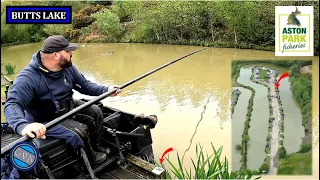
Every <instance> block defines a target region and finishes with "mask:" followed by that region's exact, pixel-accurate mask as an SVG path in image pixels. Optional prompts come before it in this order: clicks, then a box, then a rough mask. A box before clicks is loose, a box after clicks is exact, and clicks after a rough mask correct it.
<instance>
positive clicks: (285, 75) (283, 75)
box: [276, 72, 289, 89]
mask: <svg viewBox="0 0 320 180" xmlns="http://www.w3.org/2000/svg"><path fill="white" fill-rule="evenodd" d="M288 76H289V73H288V72H286V73H284V74H282V75H281V76H280V78H279V80H278V82H277V83H276V88H277V89H278V88H279V86H280V84H279V83H280V81H281V80H282V79H283V78H285V77H288Z"/></svg>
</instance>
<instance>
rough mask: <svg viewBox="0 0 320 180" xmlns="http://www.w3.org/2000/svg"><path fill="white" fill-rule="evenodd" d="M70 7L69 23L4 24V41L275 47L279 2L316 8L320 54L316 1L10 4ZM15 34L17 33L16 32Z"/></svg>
mask: <svg viewBox="0 0 320 180" xmlns="http://www.w3.org/2000/svg"><path fill="white" fill-rule="evenodd" d="M21 4H23V5H26V4H28V5H71V6H72V11H73V12H72V17H73V21H72V24H70V25H9V24H5V23H2V24H1V26H2V30H1V40H2V43H1V44H2V45H4V44H13V43H26V42H37V41H40V40H41V39H43V38H44V37H46V36H48V35H52V34H57V33H59V34H62V35H65V36H66V37H68V38H69V39H71V40H73V41H77V42H133V43H166V44H182V45H206V46H215V47H236V48H255V49H264V50H274V43H275V39H274V37H275V32H274V29H275V24H274V23H275V19H274V14H275V6H289V5H290V6H307V5H311V6H314V12H315V14H314V24H315V28H314V32H315V35H314V37H315V41H314V42H315V46H314V49H315V54H316V55H318V54H319V44H318V41H319V33H318V32H319V23H318V19H319V14H318V9H319V4H318V2H317V1H267V2H262V1H258V2H254V1H239V2H235V1H120V0H116V1H112V2H108V1H41V2H32V1H31V2H23V3H22V2H16V1H13V2H6V1H5V2H3V3H2V4H1V9H2V11H1V21H2V22H5V6H6V5H21ZM13 29H14V32H16V33H14V34H13V33H12V30H13Z"/></svg>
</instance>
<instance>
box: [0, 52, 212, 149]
mask: <svg viewBox="0 0 320 180" xmlns="http://www.w3.org/2000/svg"><path fill="white" fill-rule="evenodd" d="M205 49H207V47H206V48H202V49H200V50H197V51H194V52H192V53H190V54H188V55H185V56H183V57H180V58H178V59H176V60H174V61H172V62H169V63H167V64H164V65H162V66H160V67H158V68H156V69H154V70H151V71H149V72H147V73H145V74H143V75H141V76H139V77H137V78H135V79H133V80H131V81H129V82H127V83H125V84H123V85H121V86H120V87H118V88H114V89H112V90H110V91H107V92H105V93H103V94H101V95H100V96H97V97H95V98H93V99H92V100H90V101H88V102H86V103H84V104H82V105H80V106H78V107H76V108H74V109H72V110H71V111H69V112H68V113H66V114H64V115H62V116H60V117H57V118H56V119H54V120H52V121H50V122H48V123H47V124H45V127H46V129H47V130H49V129H51V128H52V127H54V126H56V125H57V124H59V123H61V122H62V121H63V120H65V119H67V118H68V117H70V116H73V115H74V114H76V113H77V112H78V111H80V110H82V109H84V108H87V107H89V106H91V105H92V104H94V103H96V102H98V101H101V100H102V99H104V98H106V97H108V96H110V95H112V94H114V93H115V92H116V91H117V90H118V89H124V88H126V87H127V86H129V85H131V84H133V83H135V82H137V81H139V80H141V79H143V78H145V77H147V76H149V75H150V74H153V73H155V72H157V71H159V70H160V69H163V68H165V67H167V66H169V65H171V64H173V63H175V62H177V61H179V60H181V59H184V58H186V57H188V56H191V55H193V54H196V53H198V52H200V51H203V50H205ZM28 139H30V137H29V136H22V137H21V138H19V139H17V140H15V141H13V142H11V143H10V144H8V145H7V146H5V147H3V148H1V155H2V154H4V153H6V152H7V151H9V150H10V149H11V148H12V147H13V146H14V145H15V144H17V143H20V142H23V141H27V140H28Z"/></svg>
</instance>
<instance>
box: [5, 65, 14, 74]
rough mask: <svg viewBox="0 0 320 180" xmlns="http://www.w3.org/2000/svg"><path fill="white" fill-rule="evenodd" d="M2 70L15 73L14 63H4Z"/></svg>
mask: <svg viewBox="0 0 320 180" xmlns="http://www.w3.org/2000/svg"><path fill="white" fill-rule="evenodd" d="M4 71H5V72H6V74H7V75H11V74H15V73H16V65H13V64H10V63H7V64H5V65H4Z"/></svg>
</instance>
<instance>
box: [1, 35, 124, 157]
mask: <svg viewBox="0 0 320 180" xmlns="http://www.w3.org/2000/svg"><path fill="white" fill-rule="evenodd" d="M77 48H78V45H77V44H74V43H69V42H68V41H67V40H66V39H65V38H64V37H63V36H60V35H54V36H50V37H48V38H47V39H46V40H45V41H44V44H43V47H42V49H41V50H38V51H37V52H36V53H34V54H33V56H32V59H31V61H30V63H29V65H28V66H27V67H25V68H24V69H23V70H22V71H21V72H20V73H19V75H18V76H17V78H16V80H15V82H14V84H13V86H12V88H11V90H10V91H9V92H8V97H7V100H6V103H5V107H4V114H5V117H6V120H7V122H8V123H9V124H10V126H11V127H12V129H13V130H14V132H15V133H17V134H19V135H23V136H30V137H31V138H34V137H36V138H41V139H45V138H46V136H51V137H55V138H58V139H64V140H66V142H67V143H69V144H71V145H72V146H73V147H74V148H77V147H79V146H80V147H85V149H86V153H87V154H88V156H89V159H90V160H91V161H92V162H95V163H100V162H102V161H104V160H105V159H106V156H107V153H108V150H107V149H105V148H103V147H101V146H99V143H98V142H99V139H100V137H101V133H102V120H103V114H102V112H101V109H100V108H98V107H97V106H95V105H92V106H90V107H88V108H86V109H82V110H80V111H79V112H78V114H77V115H75V116H72V117H68V118H67V119H65V120H63V121H62V122H60V123H59V124H58V125H57V126H54V127H52V128H51V129H50V130H48V131H47V129H46V127H45V126H44V124H45V123H47V122H50V121H52V120H53V119H55V118H57V117H59V116H61V115H63V114H65V113H67V112H69V111H70V110H72V109H74V108H75V107H77V106H80V105H81V104H83V103H84V102H83V101H81V100H75V99H73V98H72V94H73V90H77V91H78V92H80V93H82V94H85V95H90V96H99V95H101V94H103V93H105V92H107V91H108V90H112V89H114V88H118V86H114V85H110V86H108V87H107V86H102V85H98V84H96V83H93V82H90V81H89V80H87V79H86V78H85V77H84V76H83V75H82V74H81V73H80V72H79V71H78V70H77V68H76V67H75V66H74V65H73V64H72V60H71V58H72V54H73V51H75V50H76V49H77ZM120 92H121V90H120V89H119V90H117V91H116V92H115V93H114V94H113V96H116V95H118V94H119V93H120ZM35 135H36V136H35Z"/></svg>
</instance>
